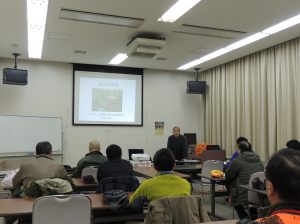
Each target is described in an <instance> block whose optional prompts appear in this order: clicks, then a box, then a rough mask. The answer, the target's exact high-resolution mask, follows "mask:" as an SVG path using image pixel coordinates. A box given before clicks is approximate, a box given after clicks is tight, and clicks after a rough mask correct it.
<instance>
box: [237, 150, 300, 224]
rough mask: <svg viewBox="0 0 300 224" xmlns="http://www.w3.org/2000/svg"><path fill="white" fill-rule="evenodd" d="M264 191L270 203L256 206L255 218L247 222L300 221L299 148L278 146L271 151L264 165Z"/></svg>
mask: <svg viewBox="0 0 300 224" xmlns="http://www.w3.org/2000/svg"><path fill="white" fill-rule="evenodd" d="M265 173H266V179H267V182H266V185H267V195H268V199H269V202H270V203H271V205H270V206H269V207H265V208H262V209H260V211H259V213H260V217H263V218H259V219H257V220H255V221H249V220H242V221H241V222H240V223H243V224H247V223H253V224H255V223H256V224H258V223H260V224H268V223H270V224H298V223H300V194H299V189H300V152H299V151H298V150H294V149H282V150H280V151H278V152H277V153H275V154H274V155H273V156H272V157H271V159H270V160H269V162H268V165H267V166H266V171H265Z"/></svg>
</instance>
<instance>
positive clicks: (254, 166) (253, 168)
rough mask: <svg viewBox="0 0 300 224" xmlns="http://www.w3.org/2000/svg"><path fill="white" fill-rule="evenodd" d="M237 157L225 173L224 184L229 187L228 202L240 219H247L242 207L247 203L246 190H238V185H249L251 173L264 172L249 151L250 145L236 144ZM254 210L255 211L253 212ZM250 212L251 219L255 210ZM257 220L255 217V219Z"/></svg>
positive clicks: (258, 161)
mask: <svg viewBox="0 0 300 224" xmlns="http://www.w3.org/2000/svg"><path fill="white" fill-rule="evenodd" d="M238 152H239V155H238V157H237V158H236V159H235V160H234V161H233V162H232V164H231V165H230V167H229V168H228V169H227V170H226V172H225V182H226V184H227V185H229V186H230V187H229V192H230V202H231V204H232V205H233V207H234V209H235V210H236V212H237V213H238V216H239V217H240V219H244V218H248V214H247V212H246V211H245V209H244V207H243V206H244V205H247V203H248V190H246V189H243V188H240V187H239V186H240V184H249V180H250V176H251V174H253V173H256V172H261V171H264V166H263V164H262V162H261V161H260V158H259V157H258V155H257V154H256V153H255V152H253V151H252V150H251V145H250V144H249V143H248V142H246V141H242V142H240V143H239V144H238ZM254 209H255V210H254ZM254 209H252V210H253V211H252V210H251V212H250V213H251V214H250V216H251V217H254V216H256V214H257V211H256V208H254ZM255 218H257V216H256V217H255Z"/></svg>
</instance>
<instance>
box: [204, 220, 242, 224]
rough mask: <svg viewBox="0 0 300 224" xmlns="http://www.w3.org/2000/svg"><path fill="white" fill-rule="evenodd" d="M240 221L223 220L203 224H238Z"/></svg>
mask: <svg viewBox="0 0 300 224" xmlns="http://www.w3.org/2000/svg"><path fill="white" fill-rule="evenodd" d="M237 221H238V220H223V221H212V222H203V223H202V224H236V223H237Z"/></svg>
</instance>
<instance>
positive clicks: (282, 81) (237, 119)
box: [201, 38, 300, 160]
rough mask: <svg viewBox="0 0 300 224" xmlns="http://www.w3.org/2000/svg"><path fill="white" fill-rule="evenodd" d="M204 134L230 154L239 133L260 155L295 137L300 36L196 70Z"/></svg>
mask: <svg viewBox="0 0 300 224" xmlns="http://www.w3.org/2000/svg"><path fill="white" fill-rule="evenodd" d="M201 79H202V80H205V81H207V84H208V86H209V88H208V91H207V94H206V95H205V96H204V98H203V100H202V105H201V106H202V107H204V108H205V113H203V116H204V118H203V120H204V139H205V141H206V142H207V143H215V144H220V145H221V146H222V147H223V148H225V149H226V151H227V156H230V155H231V154H232V153H233V152H234V151H235V150H236V145H235V141H236V138H237V137H239V136H245V137H246V138H248V139H249V141H250V142H251V143H252V145H253V148H254V149H255V150H256V151H257V153H258V154H259V155H260V156H261V158H262V159H263V160H267V159H268V158H269V156H270V155H272V154H273V153H274V152H276V151H278V150H279V149H280V148H283V147H285V143H286V142H287V141H288V140H290V139H300V90H299V88H300V38H297V39H294V40H291V41H288V42H286V43H283V44H280V45H277V46H275V47H272V48H269V49H266V50H263V51H260V52H257V53H255V54H252V55H249V56H246V57H243V58H241V59H238V60H235V61H232V62H230V63H227V64H224V65H221V66H218V67H215V68H213V69H210V70H207V71H204V72H203V73H201Z"/></svg>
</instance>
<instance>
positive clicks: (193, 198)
mask: <svg viewBox="0 0 300 224" xmlns="http://www.w3.org/2000/svg"><path fill="white" fill-rule="evenodd" d="M209 221H210V219H209V216H208V214H207V211H206V209H205V207H204V206H203V203H202V199H201V197H200V196H198V195H189V196H173V197H164V198H160V199H157V200H154V201H151V202H150V204H149V206H148V213H147V216H146V223H147V224H150V223H165V224H181V223H201V222H209Z"/></svg>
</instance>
